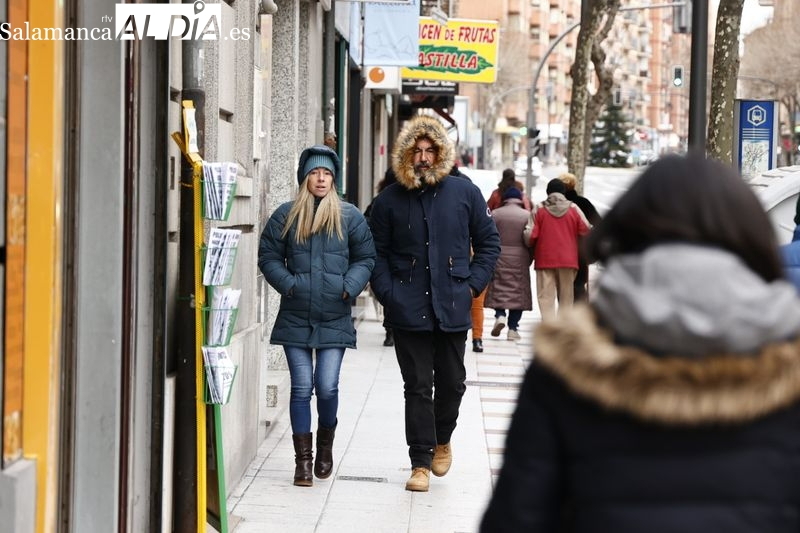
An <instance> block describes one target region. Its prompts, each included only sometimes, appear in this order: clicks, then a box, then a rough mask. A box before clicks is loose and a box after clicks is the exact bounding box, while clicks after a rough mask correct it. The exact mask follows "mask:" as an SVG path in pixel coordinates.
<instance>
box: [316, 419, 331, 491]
mask: <svg viewBox="0 0 800 533" xmlns="http://www.w3.org/2000/svg"><path fill="white" fill-rule="evenodd" d="M335 433H336V426H333V427H332V428H324V427H322V426H319V427H318V428H317V459H316V461H314V475H315V476H317V477H318V478H320V479H327V478H328V476H330V475H331V470H332V469H333V437H334V435H335Z"/></svg>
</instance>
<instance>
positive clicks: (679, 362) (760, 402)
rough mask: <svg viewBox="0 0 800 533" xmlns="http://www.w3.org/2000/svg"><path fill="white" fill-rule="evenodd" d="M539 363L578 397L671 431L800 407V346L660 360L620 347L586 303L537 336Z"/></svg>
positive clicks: (784, 344)
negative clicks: (673, 428) (677, 428)
mask: <svg viewBox="0 0 800 533" xmlns="http://www.w3.org/2000/svg"><path fill="white" fill-rule="evenodd" d="M534 345H535V361H536V362H537V363H538V364H539V365H541V366H543V367H545V368H547V369H548V370H549V371H550V372H552V373H553V374H555V375H556V376H558V377H559V378H560V379H561V380H562V381H563V382H564V383H565V385H566V386H567V388H569V389H570V390H571V391H572V392H573V393H574V394H577V395H578V396H581V397H583V398H586V399H587V400H589V401H590V402H592V403H595V404H599V405H601V406H602V407H604V408H605V409H609V410H611V411H618V412H624V413H627V414H629V415H631V416H633V417H634V418H638V419H640V420H646V421H650V422H656V423H659V424H664V425H667V426H694V425H708V424H736V423H745V422H749V421H752V420H754V419H757V418H760V417H762V416H765V415H768V414H770V413H773V412H775V411H778V410H780V409H782V408H785V407H787V406H789V405H791V404H793V403H795V402H797V401H798V400H800V340H798V339H794V340H787V341H785V342H776V343H770V344H767V345H764V346H763V347H761V349H760V350H759V351H758V352H757V353H754V354H751V355H749V356H746V357H742V356H739V355H734V354H726V353H719V354H716V355H708V356H706V357H703V358H700V359H697V358H686V357H680V356H678V355H674V356H661V357H656V356H653V355H652V354H650V353H647V352H646V351H644V350H642V349H639V348H637V347H633V346H624V345H620V344H617V343H616V342H615V341H614V338H613V334H612V332H611V331H609V330H607V329H604V328H602V327H601V326H599V325H598V323H597V322H596V316H595V314H594V313H593V312H592V311H591V310H590V308H589V307H588V306H586V305H584V304H581V305H578V306H576V307H574V308H573V309H572V310H569V311H567V312H565V313H563V315H562V316H559V318H558V319H557V320H554V321H552V322H549V323H548V322H545V323H543V324H542V325H541V326H540V327H539V328H538V329H537V331H536V339H535V341H534Z"/></svg>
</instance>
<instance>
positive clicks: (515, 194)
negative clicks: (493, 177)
mask: <svg viewBox="0 0 800 533" xmlns="http://www.w3.org/2000/svg"><path fill="white" fill-rule="evenodd" d="M509 198H516V199H517V200H522V191H520V190H519V189H517V188H516V187H509V188H508V189H506V192H504V193H503V200H508V199H509Z"/></svg>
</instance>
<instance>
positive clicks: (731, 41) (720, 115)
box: [706, 0, 744, 164]
mask: <svg viewBox="0 0 800 533" xmlns="http://www.w3.org/2000/svg"><path fill="white" fill-rule="evenodd" d="M743 6H744V0H720V3H719V11H717V26H716V29H715V30H714V35H715V37H714V61H713V68H712V73H711V112H710V113H709V115H708V137H707V139H706V153H707V154H708V155H709V157H713V158H715V159H719V160H720V161H723V162H725V163H728V164H731V163H733V104H734V100H735V99H736V80H737V78H738V77H739V30H740V28H741V25H742V8H743Z"/></svg>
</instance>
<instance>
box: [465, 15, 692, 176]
mask: <svg viewBox="0 0 800 533" xmlns="http://www.w3.org/2000/svg"><path fill="white" fill-rule="evenodd" d="M622 5H623V7H632V6H634V5H638V4H637V2H634V1H633V0H623V2H622ZM454 7H455V10H454V13H455V16H457V17H460V18H475V19H492V20H497V21H498V22H499V23H500V27H501V39H500V45H499V55H500V61H499V62H500V64H499V66H498V79H497V82H496V83H495V84H493V85H483V86H478V85H474V84H472V85H471V84H462V86H461V90H460V92H461V94H463V95H466V96H467V97H468V98H469V101H470V109H471V115H470V116H471V117H472V119H473V120H472V121H471V127H473V128H476V129H477V130H479V131H480V133H481V135H482V137H483V139H482V143H481V146H480V149H479V150H478V152H480V151H481V150H483V151H485V152H486V154H485V157H478V160H479V161H481V162H483V164H484V166H486V167H494V168H497V167H500V166H509V165H510V164H511V163H512V162H513V160H514V159H515V158H516V157H518V156H519V155H520V154H523V155H524V153H525V150H526V143H525V128H524V126H526V125H527V112H528V109H529V107H530V92H529V90H530V86H531V85H532V83H533V77H534V73H535V72H536V70H537V69H538V68H539V67H540V64H541V70H540V74H539V76H538V78H537V80H536V96H537V98H536V105H535V116H536V124H537V129H539V130H540V132H541V133H540V137H541V139H542V143H541V145H542V151H541V153H540V156H541V157H543V158H545V159H546V160H549V161H558V160H559V159H560V157H561V156H562V155H563V154H564V153H565V151H566V141H567V134H568V125H569V106H570V101H571V99H572V92H571V90H572V89H571V87H572V84H571V80H570V74H569V72H570V69H571V67H572V63H573V61H574V57H575V45H576V41H577V36H578V26H579V22H580V16H581V1H580V0H507V1H504V2H486V1H485V0H459V1H458V2H457V3H455V5H454ZM674 18H675V14H674V13H673V9H672V8H668V9H663V8H661V9H634V10H623V11H620V13H619V14H618V15H617V18H616V19H615V23H614V27H613V29H612V31H611V33H610V34H609V37H608V39H607V41H606V44H605V46H606V49H607V50H608V58H607V61H608V62H609V63H610V64H611V65H613V66H614V79H615V91H614V94H615V97H616V98H617V102H619V103H620V104H622V105H623V109H625V110H626V112H627V113H628V114H629V116H630V119H631V124H632V125H633V126H635V128H634V130H635V133H634V136H633V138H632V141H633V144H634V146H635V147H636V148H637V149H640V150H652V151H654V152H655V153H662V152H666V151H678V150H682V149H683V148H684V147H685V143H686V137H687V129H688V128H687V124H688V118H687V117H688V75H689V69H688V65H689V51H690V43H691V41H690V37H689V35H686V34H676V33H675V32H674V28H673V22H674ZM555 43H557V44H555ZM551 47H552V50H550V53H549V54H548V50H549V49H550V48H551ZM543 58H544V59H543ZM542 61H544V63H543V64H542ZM676 66H681V67H683V72H684V73H685V79H684V80H683V82H684V83H683V84H682V86H676V85H673V73H674V67H676ZM592 87H593V85H592V86H591V87H590V90H593V89H592ZM481 155H483V154H481Z"/></svg>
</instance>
